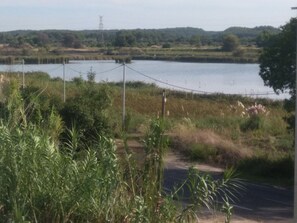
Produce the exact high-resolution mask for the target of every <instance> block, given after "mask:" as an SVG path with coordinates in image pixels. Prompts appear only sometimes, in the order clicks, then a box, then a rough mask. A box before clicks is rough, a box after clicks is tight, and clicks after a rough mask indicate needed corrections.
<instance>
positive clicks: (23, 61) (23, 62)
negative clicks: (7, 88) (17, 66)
mask: <svg viewBox="0 0 297 223" xmlns="http://www.w3.org/2000/svg"><path fill="white" fill-rule="evenodd" d="M24 65H25V60H24V59H23V60H22V73H23V89H24V88H25V71H24Z"/></svg>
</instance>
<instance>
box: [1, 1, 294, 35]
mask: <svg viewBox="0 0 297 223" xmlns="http://www.w3.org/2000/svg"><path fill="white" fill-rule="evenodd" d="M295 6H297V1H296V0H0V31H11V30H29V29H30V30H46V29H67V30H94V29H99V16H103V27H104V29H108V30H109V29H136V28H140V29H154V28H156V29H158V28H174V27H195V28H202V29H204V30H206V31H223V30H225V29H227V28H229V27H231V26H240V27H250V28H252V27H256V26H262V25H270V26H274V27H280V26H282V25H284V24H285V23H287V22H288V21H289V20H290V18H291V17H296V16H297V10H292V9H291V7H295Z"/></svg>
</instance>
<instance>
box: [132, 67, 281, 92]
mask: <svg viewBox="0 0 297 223" xmlns="http://www.w3.org/2000/svg"><path fill="white" fill-rule="evenodd" d="M126 67H127V68H128V69H130V70H132V71H134V72H135V73H137V74H139V75H141V76H144V77H146V78H148V79H151V80H153V81H155V82H158V83H162V84H164V85H167V86H170V87H174V88H176V89H180V90H185V91H189V92H195V93H198V94H218V93H220V92H210V91H200V90H196V89H191V88H186V87H182V86H178V85H175V84H171V83H168V82H165V81H162V80H159V79H156V78H154V77H151V76H149V75H146V74H144V73H142V72H140V71H137V70H135V69H133V68H131V67H130V66H128V65H126ZM221 94H224V95H234V96H242V95H248V96H266V95H274V94H275V92H266V93H250V94H232V93H221Z"/></svg>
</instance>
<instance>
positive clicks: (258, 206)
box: [164, 162, 294, 223]
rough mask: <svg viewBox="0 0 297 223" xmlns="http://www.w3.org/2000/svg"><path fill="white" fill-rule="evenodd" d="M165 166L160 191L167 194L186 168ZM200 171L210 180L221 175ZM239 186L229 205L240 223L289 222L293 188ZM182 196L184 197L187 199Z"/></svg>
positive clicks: (248, 184) (291, 219)
mask: <svg viewBox="0 0 297 223" xmlns="http://www.w3.org/2000/svg"><path fill="white" fill-rule="evenodd" d="M165 166H166V168H165V172H164V188H165V190H166V191H170V190H172V189H173V185H177V184H180V183H181V182H183V181H184V180H185V179H186V177H187V166H182V165H180V164H175V163H174V162H173V163H172V162H170V163H169V164H168V165H165ZM204 171H205V172H208V173H210V174H212V175H213V176H214V177H220V175H221V173H219V172H212V171H208V170H204ZM201 172H203V171H201ZM243 185H244V188H245V189H244V191H242V192H241V193H240V194H241V195H240V197H239V198H238V201H235V203H232V205H233V206H234V209H233V215H234V216H236V217H239V218H242V219H245V221H244V222H248V221H246V220H251V221H252V220H253V221H254V222H255V221H256V222H269V223H274V222H275V223H276V222H279V223H289V222H293V197H294V196H293V189H289V188H281V187H275V186H271V185H265V184H254V183H249V182H244V183H243ZM185 191H186V189H185ZM186 193H187V192H185V193H184V196H187V195H186ZM185 200H186V199H185Z"/></svg>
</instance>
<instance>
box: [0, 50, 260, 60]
mask: <svg viewBox="0 0 297 223" xmlns="http://www.w3.org/2000/svg"><path fill="white" fill-rule="evenodd" d="M1 50H2V49H1V48H0V63H1V64H13V63H18V62H19V61H22V60H24V61H25V63H26V64H47V63H62V62H63V61H64V60H65V61H66V62H67V61H68V60H117V59H120V58H130V59H133V60H167V61H181V62H207V63H257V61H258V56H259V52H260V49H258V48H255V47H242V48H240V49H238V50H237V51H236V52H224V51H222V50H221V49H220V48H215V47H193V46H186V45H185V46H176V47H172V48H162V47H159V46H154V47H122V48H115V47H108V48H107V47H102V48H85V49H72V48H53V49H45V48H42V49H34V48H33V49H5V52H2V51H1Z"/></svg>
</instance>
